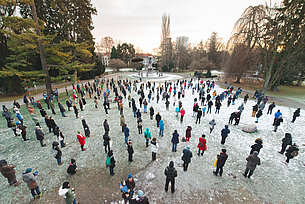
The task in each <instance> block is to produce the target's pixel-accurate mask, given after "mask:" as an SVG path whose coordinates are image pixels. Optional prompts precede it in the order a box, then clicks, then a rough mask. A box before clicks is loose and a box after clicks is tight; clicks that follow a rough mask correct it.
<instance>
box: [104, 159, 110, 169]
mask: <svg viewBox="0 0 305 204" xmlns="http://www.w3.org/2000/svg"><path fill="white" fill-rule="evenodd" d="M105 164H106V167H110V165H111V157H107V159H106V162H105Z"/></svg>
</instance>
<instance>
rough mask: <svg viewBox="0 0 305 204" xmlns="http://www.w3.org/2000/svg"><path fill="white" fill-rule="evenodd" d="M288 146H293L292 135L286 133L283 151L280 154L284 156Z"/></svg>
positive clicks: (283, 140)
mask: <svg viewBox="0 0 305 204" xmlns="http://www.w3.org/2000/svg"><path fill="white" fill-rule="evenodd" d="M288 145H292V137H291V134H290V133H285V137H284V138H283V139H282V149H281V151H279V152H278V153H280V154H284V152H285V151H286V148H287V146H288Z"/></svg>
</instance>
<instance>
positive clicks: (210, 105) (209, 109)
mask: <svg viewBox="0 0 305 204" xmlns="http://www.w3.org/2000/svg"><path fill="white" fill-rule="evenodd" d="M212 105H213V102H212V101H209V102H208V111H207V113H209V112H210V113H211V111H212Z"/></svg>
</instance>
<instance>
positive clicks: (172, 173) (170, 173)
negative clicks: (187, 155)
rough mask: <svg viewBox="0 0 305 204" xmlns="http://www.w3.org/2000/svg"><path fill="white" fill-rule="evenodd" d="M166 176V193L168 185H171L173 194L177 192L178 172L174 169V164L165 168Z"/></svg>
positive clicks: (171, 163)
mask: <svg viewBox="0 0 305 204" xmlns="http://www.w3.org/2000/svg"><path fill="white" fill-rule="evenodd" d="M164 174H165V176H166V181H165V192H167V191H168V185H169V183H170V184H171V192H172V193H174V192H175V178H176V177H177V170H176V169H175V167H174V162H173V161H170V162H169V165H168V167H166V168H165V170H164Z"/></svg>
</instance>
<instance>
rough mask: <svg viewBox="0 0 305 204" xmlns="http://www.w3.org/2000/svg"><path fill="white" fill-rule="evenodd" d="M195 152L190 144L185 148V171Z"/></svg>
mask: <svg viewBox="0 0 305 204" xmlns="http://www.w3.org/2000/svg"><path fill="white" fill-rule="evenodd" d="M192 157H193V154H192V152H191V150H190V146H189V145H188V146H187V147H186V149H184V150H183V155H182V161H183V171H187V168H188V166H189V164H190V163H191V158H192Z"/></svg>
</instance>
